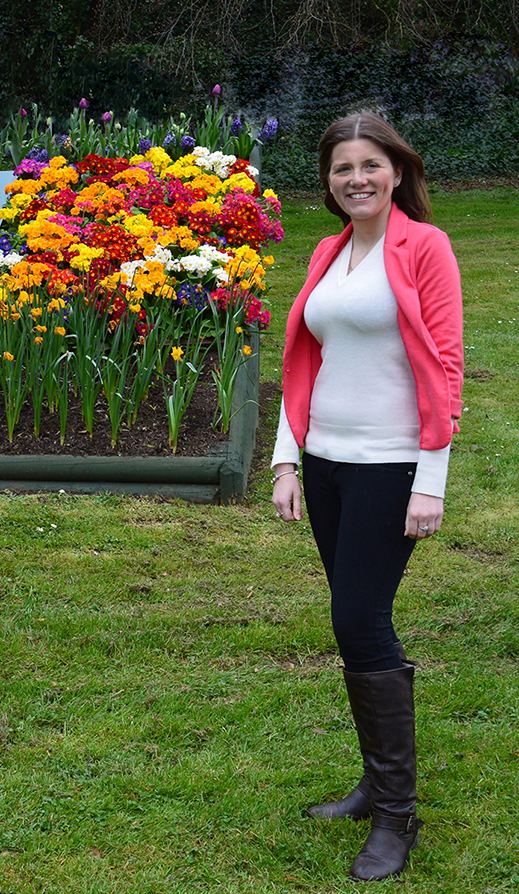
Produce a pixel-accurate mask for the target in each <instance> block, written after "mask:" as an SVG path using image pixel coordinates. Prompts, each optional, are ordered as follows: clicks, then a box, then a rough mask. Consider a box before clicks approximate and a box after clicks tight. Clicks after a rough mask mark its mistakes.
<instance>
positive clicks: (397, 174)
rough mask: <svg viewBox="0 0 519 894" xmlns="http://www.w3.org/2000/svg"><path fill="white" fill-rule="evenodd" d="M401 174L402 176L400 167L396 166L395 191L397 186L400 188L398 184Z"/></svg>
mask: <svg viewBox="0 0 519 894" xmlns="http://www.w3.org/2000/svg"><path fill="white" fill-rule="evenodd" d="M402 174H403V168H402V165H397V167H396V168H395V189H396V187H397V186H400V184H401V182H402Z"/></svg>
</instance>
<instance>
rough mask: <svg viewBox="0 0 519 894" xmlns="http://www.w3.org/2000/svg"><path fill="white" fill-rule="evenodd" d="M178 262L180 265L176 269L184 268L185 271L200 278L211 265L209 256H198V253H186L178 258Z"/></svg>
mask: <svg viewBox="0 0 519 894" xmlns="http://www.w3.org/2000/svg"><path fill="white" fill-rule="evenodd" d="M178 264H179V265H180V266H179V267H178V268H177V269H179V270H185V271H186V273H193V274H194V275H195V276H198V277H200V278H201V277H202V276H205V274H206V273H209V271H210V269H211V267H212V264H211V261H210V260H209V258H200V257H199V256H198V255H186V256H185V257H183V258H179V260H178ZM168 266H169V265H168Z"/></svg>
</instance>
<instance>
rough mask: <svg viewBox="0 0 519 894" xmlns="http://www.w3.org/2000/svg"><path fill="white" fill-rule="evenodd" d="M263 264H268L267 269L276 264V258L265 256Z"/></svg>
mask: <svg viewBox="0 0 519 894" xmlns="http://www.w3.org/2000/svg"><path fill="white" fill-rule="evenodd" d="M263 263H264V264H266V265H267V267H270V266H271V265H272V264H273V263H274V258H273V257H272V255H265V257H264V258H263Z"/></svg>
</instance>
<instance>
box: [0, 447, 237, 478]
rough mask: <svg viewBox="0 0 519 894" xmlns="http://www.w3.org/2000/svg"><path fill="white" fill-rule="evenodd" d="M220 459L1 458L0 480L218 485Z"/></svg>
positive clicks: (68, 455)
mask: <svg viewBox="0 0 519 894" xmlns="http://www.w3.org/2000/svg"><path fill="white" fill-rule="evenodd" d="M223 460H224V457H220V456H211V455H206V456H171V457H169V456H71V455H70V454H67V455H54V454H45V455H39V456H38V455H37V454H35V455H24V456H5V455H4V456H0V479H9V480H12V481H22V480H26V479H29V480H34V481H85V482H87V481H114V482H117V481H120V482H124V481H128V482H132V481H138V482H142V483H148V484H151V483H154V482H156V483H158V484H161V483H166V482H167V483H170V484H174V483H190V482H194V483H200V484H217V483H218V481H219V474H220V467H221V465H222V462H223Z"/></svg>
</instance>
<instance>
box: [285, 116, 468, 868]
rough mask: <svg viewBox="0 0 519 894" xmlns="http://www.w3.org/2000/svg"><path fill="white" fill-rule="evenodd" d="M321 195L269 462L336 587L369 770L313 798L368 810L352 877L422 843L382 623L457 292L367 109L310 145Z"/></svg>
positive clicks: (416, 195) (434, 448)
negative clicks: (333, 792) (332, 219)
mask: <svg viewBox="0 0 519 894" xmlns="http://www.w3.org/2000/svg"><path fill="white" fill-rule="evenodd" d="M320 174H321V182H322V185H323V187H324V189H325V203H326V206H327V207H328V208H329V210H330V211H332V213H334V214H336V215H338V216H339V217H340V218H341V219H342V221H343V222H344V223H345V224H346V226H345V229H344V231H343V233H341V234H340V235H339V236H330V237H328V238H326V239H324V240H323V241H322V242H320V243H319V245H318V246H317V248H316V250H315V252H314V254H313V256H312V259H311V261H310V267H309V272H308V279H307V281H306V283H305V285H304V287H303V289H302V291H301V292H300V294H299V295H298V297H297V298H296V301H295V302H294V305H293V306H292V309H291V311H290V314H289V317H288V322H287V335H286V346H285V355H284V362H283V402H282V406H281V417H280V423H279V428H278V436H277V440H276V446H275V449H274V456H273V459H272V467H273V468H274V494H273V502H274V504H275V506H276V509H277V513H278V515H279V516H280V517H281V518H283V520H285V521H293V520H298V519H300V518H301V515H302V512H301V489H300V486H299V483H298V480H297V472H298V469H297V466H298V463H299V448H301V447H303V448H304V452H303V457H302V469H303V475H304V485H305V498H306V506H307V509H308V514H309V517H310V522H311V525H312V530H313V533H314V536H315V539H316V543H317V547H318V549H319V552H320V555H321V558H322V561H323V564H324V567H325V571H326V574H327V577H328V581H329V584H330V589H331V593H332V622H333V629H334V633H335V636H336V639H337V643H338V646H339V650H340V653H341V656H342V658H343V660H344V666H345V667H344V679H345V682H346V688H347V691H348V696H349V700H350V705H351V708H352V713H353V716H354V720H355V725H356V728H357V733H358V738H359V744H360V748H361V752H362V756H363V759H364V768H365V773H364V776H363V778H362V779H361V781H360V782H359V784H358V786H356V788H355V789H354V790H353V792H351V794H350V795H348V796H347V797H346V798H342V799H341V800H340V801H335V802H332V803H328V804H322V805H317V806H314V807H312V808H310V809H309V813H310V815H311V816H315V817H323V818H328V819H332V818H335V817H344V816H349V817H351V818H353V819H361V818H364V817H368V816H371V818H372V828H371V833H370V835H369V837H368V839H367V841H366V844H365V846H364V847H363V849H362V850H361V852H360V854H359V855H358V857H357V859H356V860H355V862H354V864H353V866H352V869H351V875H352V877H353V878H357V879H363V880H370V879H382V878H386V877H387V876H389V875H394V874H398V873H399V872H400V871H401V870H402V869H403V868H404V866H405V863H406V861H407V858H408V855H409V851H410V850H411V848H413V847H415V845H416V844H417V841H418V830H419V827H420V825H421V821H420V820H419V819H417V816H416V761H415V745H414V703H413V676H414V666H413V665H412V664H411V663H410V662H408V661H407V660H406V657H405V653H404V650H403V647H402V645H401V643H400V642H399V640H398V638H397V635H396V632H395V630H394V627H393V623H392V609H393V600H394V597H395V594H396V590H397V588H398V585H399V582H400V579H401V577H402V574H403V572H404V569H405V566H406V564H407V561H408V559H409V557H410V555H411V553H412V550H413V547H414V545H415V542H416V540H422V539H425V538H427V537H429V536H430V535H432V534H434V533H435V532H436V531H437V530H438V529H439V527H440V524H441V520H442V515H443V496H444V491H445V482H446V477H447V466H448V461H449V449H450V442H451V438H452V432H453V423H454V430H456V431H457V430H458V429H457V425H456V423H455V420H456V419H457V418H458V417H459V416H460V413H461V399H460V391H461V382H462V341H461V319H462V318H461V292H460V281H459V273H458V268H457V264H456V260H455V258H454V255H453V253H452V250H451V248H450V243H449V240H448V238H447V236H446V235H445V233H443V232H441V231H440V230H438V229H436V227H433V226H432V225H431V224H429V223H427V220H428V218H429V210H430V209H429V200H428V196H427V190H426V186H425V182H424V176H423V164H422V160H421V158H420V157H419V156H418V155H417V154H416V152H414V151H413V149H411V147H410V146H408V145H407V143H405V141H404V140H402V138H401V137H400V136H399V134H397V133H396V131H394V130H393V128H392V127H391V126H390V125H389V124H387V123H386V122H385V121H384V120H383V119H382V118H380V117H379V116H378V115H375V114H373V113H370V112H367V113H362V114H360V115H352V116H350V117H348V118H343V119H340V120H339V121H336V122H335V123H334V124H332V125H331V126H330V127H329V128H328V130H327V131H326V132H325V134H324V135H323V137H322V139H321V142H320Z"/></svg>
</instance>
